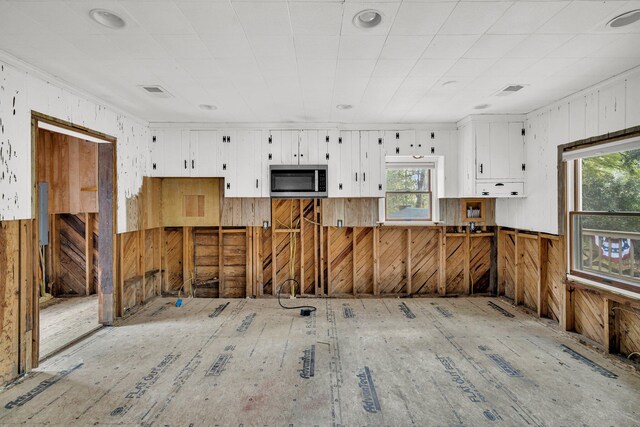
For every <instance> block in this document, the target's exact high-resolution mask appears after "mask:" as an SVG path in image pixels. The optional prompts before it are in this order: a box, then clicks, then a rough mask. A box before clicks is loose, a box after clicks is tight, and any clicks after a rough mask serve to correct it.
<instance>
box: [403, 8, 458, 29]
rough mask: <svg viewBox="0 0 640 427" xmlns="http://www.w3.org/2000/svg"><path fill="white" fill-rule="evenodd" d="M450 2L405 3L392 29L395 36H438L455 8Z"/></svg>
mask: <svg viewBox="0 0 640 427" xmlns="http://www.w3.org/2000/svg"><path fill="white" fill-rule="evenodd" d="M455 6H456V5H455V3H453V2H448V3H443V2H438V3H431V2H424V3H410V2H403V3H402V4H401V5H400V9H399V10H398V14H397V16H396V18H395V21H394V23H393V27H392V28H391V34H394V35H433V34H437V33H438V31H439V30H440V28H441V27H442V25H443V24H444V23H445V21H446V20H447V18H448V17H449V15H450V14H451V12H452V11H453V9H454V7H455Z"/></svg>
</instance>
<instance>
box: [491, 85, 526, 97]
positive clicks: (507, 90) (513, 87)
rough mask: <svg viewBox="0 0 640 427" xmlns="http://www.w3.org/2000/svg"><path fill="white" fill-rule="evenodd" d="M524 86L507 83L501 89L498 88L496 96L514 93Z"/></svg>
mask: <svg viewBox="0 0 640 427" xmlns="http://www.w3.org/2000/svg"><path fill="white" fill-rule="evenodd" d="M523 88H524V86H523V85H509V86H507V87H505V88H503V89H500V90H499V91H498V93H496V96H507V95H511V94H512V93H516V92H518V91H519V90H521V89H523Z"/></svg>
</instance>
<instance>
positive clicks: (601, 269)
mask: <svg viewBox="0 0 640 427" xmlns="http://www.w3.org/2000/svg"><path fill="white" fill-rule="evenodd" d="M627 148H628V147H627ZM602 151H604V153H602V152H600V151H598V149H597V148H596V149H594V150H591V151H590V152H587V153H586V155H585V157H583V158H579V159H576V160H575V163H574V165H575V170H576V173H575V182H574V187H575V190H576V191H575V202H574V210H573V212H571V214H570V221H571V224H570V227H571V239H572V254H571V272H572V274H574V275H577V276H582V277H586V278H588V279H592V280H596V281H601V282H604V283H606V284H610V285H614V286H618V287H621V288H624V289H628V290H633V291H637V292H640V149H637V148H634V149H625V150H622V151H617V152H607V150H606V148H605V149H603V150H602Z"/></svg>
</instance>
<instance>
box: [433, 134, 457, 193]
mask: <svg viewBox="0 0 640 427" xmlns="http://www.w3.org/2000/svg"><path fill="white" fill-rule="evenodd" d="M436 135H437V137H439V143H440V144H441V146H442V148H441V149H440V150H442V151H443V153H444V194H442V195H440V194H439V195H438V197H441V198H442V197H450V198H451V197H458V194H459V189H458V178H459V171H458V166H459V160H458V152H459V151H458V137H457V133H456V131H440V132H439V133H438V134H436Z"/></svg>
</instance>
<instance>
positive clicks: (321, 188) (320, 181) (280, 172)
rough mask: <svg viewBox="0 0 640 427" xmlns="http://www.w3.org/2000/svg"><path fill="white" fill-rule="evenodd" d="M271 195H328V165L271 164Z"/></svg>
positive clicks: (304, 197)
mask: <svg viewBox="0 0 640 427" xmlns="http://www.w3.org/2000/svg"><path fill="white" fill-rule="evenodd" d="M269 175H270V180H271V197H276V198H286V199H314V198H321V197H327V165H271V166H270V168H269Z"/></svg>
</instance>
